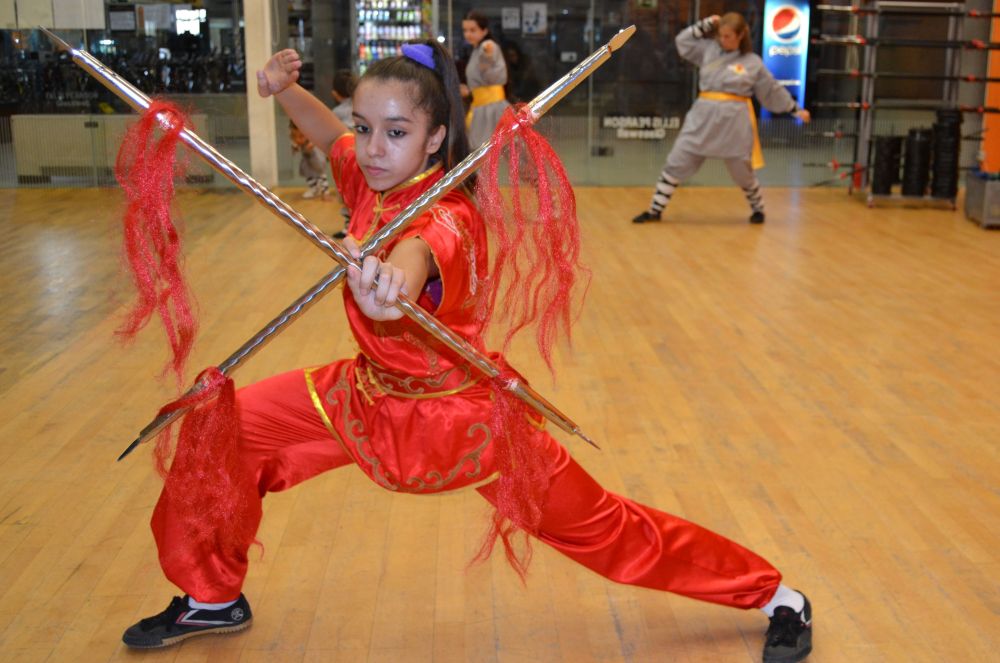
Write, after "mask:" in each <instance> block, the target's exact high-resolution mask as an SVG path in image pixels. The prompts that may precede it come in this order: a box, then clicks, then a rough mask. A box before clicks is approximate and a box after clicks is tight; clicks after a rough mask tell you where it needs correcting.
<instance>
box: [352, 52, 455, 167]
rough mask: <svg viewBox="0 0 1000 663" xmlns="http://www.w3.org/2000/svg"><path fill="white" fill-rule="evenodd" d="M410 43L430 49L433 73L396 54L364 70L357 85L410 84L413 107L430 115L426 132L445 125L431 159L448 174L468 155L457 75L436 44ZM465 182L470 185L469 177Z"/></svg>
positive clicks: (447, 55)
mask: <svg viewBox="0 0 1000 663" xmlns="http://www.w3.org/2000/svg"><path fill="white" fill-rule="evenodd" d="M410 43H413V44H424V45H426V46H430V47H431V48H432V49H433V53H434V69H433V70H431V69H429V68H428V67H426V66H424V65H422V64H420V63H419V62H417V61H415V60H411V59H410V58H408V57H406V56H405V55H397V56H395V57H391V58H385V59H382V60H377V61H376V62H375V63H374V64H372V65H371V66H370V67H369V68H368V70H367V71H365V73H364V75H363V76H362V77H361V81H360V82H364V81H365V80H367V79H370V78H372V79H378V80H397V81H401V82H403V83H410V84H412V85H413V89H414V91H415V95H414V99H413V102H414V104H415V105H416V106H417V108H420V109H422V110H424V111H426V112H427V114H428V115H430V118H431V126H430V127H429V130H431V131H433V130H434V129H435V128H437V127H438V126H441V125H444V127H445V128H446V129H447V131H448V133H447V135H446V136H445V140H444V141H442V143H441V149H439V150H438V151H437V152H436V153H435V154H433V155H431V159H432V160H434V161H441V165H442V166H443V167H444V169H445V171H449V170H451V169H452V168H454V167H455V166H456V165H458V163H459V162H460V161H461V160H462V159H464V158H465V157H466V156H468V155H469V137H468V135H467V134H466V133H465V109H464V107H463V106H462V95H461V94H460V92H459V87H458V86H459V82H458V72H457V71H456V70H455V63H454V62H453V61H452V59H451V54H450V53H448V51H447V50H446V49H445V48H444V46H442V45H441V44H439V43H438V42H437V41H435V40H433V39H428V40H426V41H414V42H410ZM466 181H467V182H470V181H471V178H470V180H466Z"/></svg>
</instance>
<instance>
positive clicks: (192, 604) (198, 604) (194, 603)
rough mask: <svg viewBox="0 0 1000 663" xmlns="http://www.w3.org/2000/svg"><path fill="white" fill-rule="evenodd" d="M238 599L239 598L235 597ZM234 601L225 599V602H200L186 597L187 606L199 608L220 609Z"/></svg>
mask: <svg viewBox="0 0 1000 663" xmlns="http://www.w3.org/2000/svg"><path fill="white" fill-rule="evenodd" d="M236 601H239V599H236ZM236 601H226V602H225V603H202V602H201V601H195V600H194V598H192V597H190V596H189V597H188V607H189V608H198V609H199V610H222V609H223V608H228V607H229V606H231V605H232V604H234V603H236Z"/></svg>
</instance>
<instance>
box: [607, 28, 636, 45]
mask: <svg viewBox="0 0 1000 663" xmlns="http://www.w3.org/2000/svg"><path fill="white" fill-rule="evenodd" d="M634 34H635V26H634V25H630V26H628V27H627V28H622V29H621V30H619V31H618V34H616V35H615V36H614V37H612V38H611V41H609V42H608V48H610V49H611V50H612V51H617V50H618V49H619V48H621V47H622V46H624V45H625V42H627V41H628V40H629V39H630V38H631V37H632V35H634Z"/></svg>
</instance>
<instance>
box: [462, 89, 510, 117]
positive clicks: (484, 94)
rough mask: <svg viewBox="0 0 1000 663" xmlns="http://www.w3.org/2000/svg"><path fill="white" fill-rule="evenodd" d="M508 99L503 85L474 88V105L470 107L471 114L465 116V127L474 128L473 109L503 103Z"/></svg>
mask: <svg viewBox="0 0 1000 663" xmlns="http://www.w3.org/2000/svg"><path fill="white" fill-rule="evenodd" d="M506 98H507V94H506V93H505V92H504V91H503V86H502V85H483V86H482V87H474V88H472V104H471V105H470V106H469V112H468V113H466V114H465V126H466V127H470V126H472V111H473V109H475V108H477V107H478V106H485V105H487V104H492V103H496V102H498V101H503V100H505V99H506Z"/></svg>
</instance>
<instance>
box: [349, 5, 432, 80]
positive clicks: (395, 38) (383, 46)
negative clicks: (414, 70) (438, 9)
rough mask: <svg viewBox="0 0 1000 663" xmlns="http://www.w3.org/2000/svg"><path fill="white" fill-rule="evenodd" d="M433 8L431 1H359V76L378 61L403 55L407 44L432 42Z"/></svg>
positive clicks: (357, 31)
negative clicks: (416, 41)
mask: <svg viewBox="0 0 1000 663" xmlns="http://www.w3.org/2000/svg"><path fill="white" fill-rule="evenodd" d="M432 5H433V3H432V2H428V1H427V0H359V1H358V2H357V3H356V5H355V11H356V16H357V18H356V21H355V24H356V25H357V30H356V31H355V40H356V46H355V49H354V56H355V58H356V60H357V62H356V67H355V68H356V70H357V72H358V74H363V73H365V69H367V68H368V67H369V65H371V63H372V62H375V61H376V60H379V59H381V58H384V57H389V56H393V55H399V54H400V53H401V52H402V51H401V49H400V47H401V46H402V45H403V44H404V43H405V42H407V41H410V40H412V39H427V38H430V37H431V36H432V30H431V17H432V14H433V8H432Z"/></svg>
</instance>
